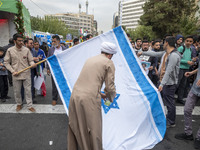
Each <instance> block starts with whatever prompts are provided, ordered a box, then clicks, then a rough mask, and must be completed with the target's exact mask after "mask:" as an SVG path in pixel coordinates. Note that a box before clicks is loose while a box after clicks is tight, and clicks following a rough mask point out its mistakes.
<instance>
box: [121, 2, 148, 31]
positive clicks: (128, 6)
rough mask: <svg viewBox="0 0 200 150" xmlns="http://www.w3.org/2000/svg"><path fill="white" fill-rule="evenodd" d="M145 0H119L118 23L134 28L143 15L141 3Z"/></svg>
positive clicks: (127, 27)
mask: <svg viewBox="0 0 200 150" xmlns="http://www.w3.org/2000/svg"><path fill="white" fill-rule="evenodd" d="M145 2H146V0H122V1H120V2H119V21H118V22H119V25H122V26H125V27H126V29H135V28H136V27H137V26H138V21H139V20H140V16H141V15H143V13H144V12H143V8H142V7H143V5H144V3H145Z"/></svg>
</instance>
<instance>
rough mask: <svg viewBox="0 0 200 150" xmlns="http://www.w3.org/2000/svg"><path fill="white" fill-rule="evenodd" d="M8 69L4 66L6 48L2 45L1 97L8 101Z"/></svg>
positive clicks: (0, 52) (0, 59)
mask: <svg viewBox="0 0 200 150" xmlns="http://www.w3.org/2000/svg"><path fill="white" fill-rule="evenodd" d="M7 75H8V72H7V69H6V67H5V66H4V49H3V48H2V47H0V96H1V97H0V99H1V101H2V102H6V99H7V97H8V96H7V95H8V80H7Z"/></svg>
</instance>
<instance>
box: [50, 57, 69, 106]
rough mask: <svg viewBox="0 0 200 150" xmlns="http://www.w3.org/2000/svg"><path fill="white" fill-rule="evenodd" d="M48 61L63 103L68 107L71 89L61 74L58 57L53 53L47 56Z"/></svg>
mask: <svg viewBox="0 0 200 150" xmlns="http://www.w3.org/2000/svg"><path fill="white" fill-rule="evenodd" d="M47 59H48V62H49V63H50V65H51V71H53V74H54V77H55V79H56V82H57V84H58V86H59V89H60V91H61V94H62V96H63V99H64V101H65V104H66V106H67V108H68V107H69V101H70V96H71V91H70V89H69V87H68V84H67V81H66V79H65V77H64V75H63V72H62V70H61V68H60V65H59V62H58V59H57V58H56V56H55V55H53V56H51V57H49V58H47Z"/></svg>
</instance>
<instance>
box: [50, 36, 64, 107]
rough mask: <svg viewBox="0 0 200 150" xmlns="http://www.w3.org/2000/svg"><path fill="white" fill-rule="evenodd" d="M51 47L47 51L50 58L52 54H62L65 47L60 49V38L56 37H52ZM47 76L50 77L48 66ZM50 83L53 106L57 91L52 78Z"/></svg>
mask: <svg viewBox="0 0 200 150" xmlns="http://www.w3.org/2000/svg"><path fill="white" fill-rule="evenodd" d="M52 45H53V46H52V47H51V48H50V49H49V51H48V56H47V57H50V56H52V55H54V54H59V53H62V51H64V50H65V49H66V47H62V46H61V45H60V37H59V36H58V35H53V36H52ZM47 74H48V75H50V74H51V73H50V69H49V66H48V65H47ZM51 82H52V98H53V100H52V105H53V106H55V105H56V103H57V100H58V90H57V88H56V85H55V82H54V80H53V77H51Z"/></svg>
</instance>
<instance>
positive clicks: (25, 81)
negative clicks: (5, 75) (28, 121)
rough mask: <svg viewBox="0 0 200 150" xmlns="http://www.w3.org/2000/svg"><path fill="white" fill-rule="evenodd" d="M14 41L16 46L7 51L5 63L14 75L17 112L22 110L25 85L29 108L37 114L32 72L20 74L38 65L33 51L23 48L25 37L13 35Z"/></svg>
mask: <svg viewBox="0 0 200 150" xmlns="http://www.w3.org/2000/svg"><path fill="white" fill-rule="evenodd" d="M13 40H14V42H15V46H13V47H11V48H9V49H8V50H7V53H6V56H5V59H4V63H5V66H6V68H7V69H8V70H9V71H10V72H11V73H12V75H13V89H14V97H15V101H16V103H17V108H16V111H20V110H21V109H22V98H21V87H22V85H24V89H25V94H26V102H27V108H28V109H29V110H30V111H31V112H35V109H34V108H33V107H32V97H31V79H30V78H31V74H30V70H26V71H24V72H22V73H20V74H19V73H18V72H19V71H21V70H23V69H25V68H27V67H29V66H30V65H31V66H32V68H34V67H36V66H37V65H36V64H35V63H34V61H33V56H32V54H31V51H30V50H29V49H28V48H26V47H24V46H23V36H22V35H21V34H18V33H16V34H14V35H13Z"/></svg>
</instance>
